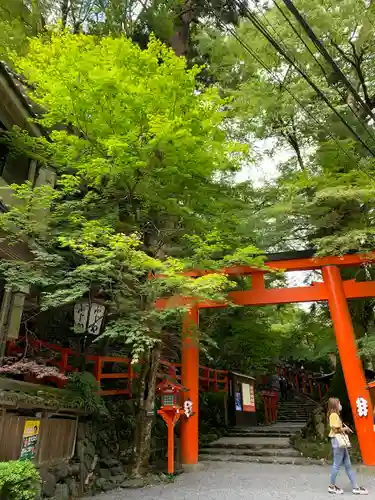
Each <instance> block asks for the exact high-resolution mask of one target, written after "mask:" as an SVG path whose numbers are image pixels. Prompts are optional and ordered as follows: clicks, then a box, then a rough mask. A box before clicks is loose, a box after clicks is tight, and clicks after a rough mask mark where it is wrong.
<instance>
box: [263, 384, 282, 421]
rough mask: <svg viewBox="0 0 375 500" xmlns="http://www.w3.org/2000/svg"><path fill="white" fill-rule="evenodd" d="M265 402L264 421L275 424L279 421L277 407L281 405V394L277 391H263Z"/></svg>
mask: <svg viewBox="0 0 375 500" xmlns="http://www.w3.org/2000/svg"><path fill="white" fill-rule="evenodd" d="M262 396H263V402H264V423H265V424H266V425H270V424H274V423H275V422H276V421H277V409H278V405H279V395H278V393H277V392H276V391H263V392H262Z"/></svg>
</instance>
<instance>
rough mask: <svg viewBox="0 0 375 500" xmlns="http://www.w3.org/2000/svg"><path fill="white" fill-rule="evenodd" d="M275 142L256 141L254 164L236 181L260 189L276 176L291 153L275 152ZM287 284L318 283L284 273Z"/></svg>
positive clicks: (305, 306)
mask: <svg viewBox="0 0 375 500" xmlns="http://www.w3.org/2000/svg"><path fill="white" fill-rule="evenodd" d="M274 147H275V141H274V140H273V139H265V140H258V141H256V142H255V144H254V145H253V148H254V152H255V155H256V157H257V160H256V161H255V162H254V163H251V164H250V163H249V164H247V165H244V166H243V168H242V170H241V171H240V172H239V173H238V174H237V176H236V181H237V182H244V181H246V180H249V181H251V182H252V183H253V184H254V186H255V187H261V186H262V185H264V184H265V183H266V182H269V181H272V180H274V179H276V178H277V176H278V165H279V164H281V163H283V162H285V161H287V160H288V159H289V158H291V156H293V152H292V151H291V150H288V149H286V148H285V149H281V150H280V151H277V152H276V153H275V151H273V152H272V150H274ZM286 278H287V283H288V286H289V287H297V286H306V284H307V283H306V280H308V282H309V283H310V282H311V281H313V280H314V281H320V280H321V279H316V277H312V276H311V273H309V272H306V271H298V272H289V273H286ZM299 306H300V307H301V308H303V309H305V310H309V308H310V306H311V303H310V302H309V303H303V304H302V303H301V304H299Z"/></svg>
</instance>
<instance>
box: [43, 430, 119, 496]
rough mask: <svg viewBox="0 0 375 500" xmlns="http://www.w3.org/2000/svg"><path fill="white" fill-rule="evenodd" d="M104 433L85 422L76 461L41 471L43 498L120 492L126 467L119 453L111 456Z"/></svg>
mask: <svg viewBox="0 0 375 500" xmlns="http://www.w3.org/2000/svg"><path fill="white" fill-rule="evenodd" d="M101 432H102V431H100V430H99V431H98V429H97V425H96V424H95V423H94V422H92V421H86V422H81V423H80V424H79V426H78V432H77V441H76V449H75V454H74V456H73V458H72V459H71V460H70V461H64V462H59V463H51V464H48V465H41V466H40V467H39V470H40V475H41V478H42V494H43V498H53V499H55V500H70V499H71V498H77V497H79V496H83V495H85V494H95V493H96V492H98V491H108V490H111V489H113V488H117V487H119V486H121V485H122V483H124V482H125V481H126V479H127V475H126V473H125V468H126V464H125V463H124V461H121V460H119V459H118V458H117V454H118V452H117V451H116V452H115V453H111V452H110V450H109V448H108V447H106V446H104V445H103V439H105V438H106V437H108V436H107V433H105V434H103V435H102V436H100V433H101ZM124 487H128V484H126V485H125V484H124Z"/></svg>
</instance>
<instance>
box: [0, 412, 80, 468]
mask: <svg viewBox="0 0 375 500" xmlns="http://www.w3.org/2000/svg"><path fill="white" fill-rule="evenodd" d="M0 411H1V410H0ZM27 420H35V417H27V416H23V415H17V414H15V413H10V412H5V411H3V413H2V415H1V419H0V461H2V462H3V461H7V460H18V459H19V457H20V451H21V446H22V438H23V432H24V428H25V423H26V421H27ZM76 433H77V418H75V417H72V418H68V417H66V418H62V417H59V418H49V417H47V416H44V417H43V418H41V423H40V430H39V436H38V441H37V446H36V454H35V462H36V463H39V464H41V463H45V462H51V461H54V460H63V459H69V458H71V457H72V455H73V452H74V448H75V440H76Z"/></svg>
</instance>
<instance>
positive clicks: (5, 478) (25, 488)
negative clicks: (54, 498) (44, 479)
mask: <svg viewBox="0 0 375 500" xmlns="http://www.w3.org/2000/svg"><path fill="white" fill-rule="evenodd" d="M39 496H40V475H39V472H38V471H37V469H36V468H35V466H34V464H33V463H32V462H30V461H28V460H25V461H21V460H17V461H11V462H0V499H1V500H36V499H38V498H39Z"/></svg>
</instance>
